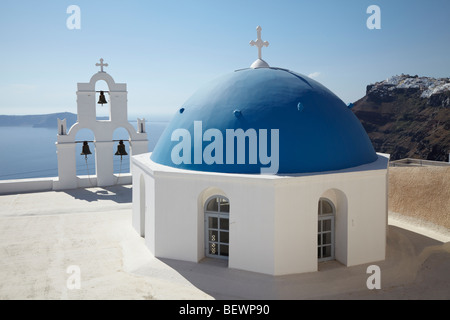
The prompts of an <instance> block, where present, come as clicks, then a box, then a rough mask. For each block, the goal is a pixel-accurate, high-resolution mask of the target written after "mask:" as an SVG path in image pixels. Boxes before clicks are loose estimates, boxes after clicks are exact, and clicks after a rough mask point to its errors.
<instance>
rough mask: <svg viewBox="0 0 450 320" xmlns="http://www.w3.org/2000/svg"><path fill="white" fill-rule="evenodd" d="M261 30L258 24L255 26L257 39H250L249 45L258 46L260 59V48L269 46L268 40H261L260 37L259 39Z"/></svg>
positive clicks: (259, 57)
mask: <svg viewBox="0 0 450 320" xmlns="http://www.w3.org/2000/svg"><path fill="white" fill-rule="evenodd" d="M261 30H262V28H261V27H260V26H258V27H256V34H257V39H256V41H253V40H252V41H250V45H251V46H256V47H257V48H258V59H260V60H262V58H261V48H262V47H268V46H269V42H268V41H262V39H261Z"/></svg>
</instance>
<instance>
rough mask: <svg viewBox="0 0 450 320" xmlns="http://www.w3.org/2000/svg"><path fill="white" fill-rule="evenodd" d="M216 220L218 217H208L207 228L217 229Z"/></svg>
mask: <svg viewBox="0 0 450 320" xmlns="http://www.w3.org/2000/svg"><path fill="white" fill-rule="evenodd" d="M217 220H218V218H216V217H208V228H210V229H217V227H218V224H217Z"/></svg>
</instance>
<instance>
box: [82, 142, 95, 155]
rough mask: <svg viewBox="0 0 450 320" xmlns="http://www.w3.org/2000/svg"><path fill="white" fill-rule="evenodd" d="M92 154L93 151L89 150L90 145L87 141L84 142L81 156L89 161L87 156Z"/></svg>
mask: <svg viewBox="0 0 450 320" xmlns="http://www.w3.org/2000/svg"><path fill="white" fill-rule="evenodd" d="M88 154H92V153H91V150H89V145H88V142H87V141H84V142H83V149H82V150H81V153H80V155H83V156H84V157H85V158H86V159H87V155H88Z"/></svg>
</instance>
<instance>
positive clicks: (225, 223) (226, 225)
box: [220, 218, 230, 230]
mask: <svg viewBox="0 0 450 320" xmlns="http://www.w3.org/2000/svg"><path fill="white" fill-rule="evenodd" d="M229 221H230V220H229V219H227V218H220V229H222V230H230V222H229Z"/></svg>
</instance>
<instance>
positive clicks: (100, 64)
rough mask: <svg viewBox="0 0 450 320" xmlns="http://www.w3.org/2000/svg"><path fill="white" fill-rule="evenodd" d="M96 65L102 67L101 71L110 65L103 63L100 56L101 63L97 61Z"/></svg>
mask: <svg viewBox="0 0 450 320" xmlns="http://www.w3.org/2000/svg"><path fill="white" fill-rule="evenodd" d="M95 65H96V66H97V67H100V72H105V71H103V67H107V66H108V64H107V63H103V58H100V63H96V64H95Z"/></svg>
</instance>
